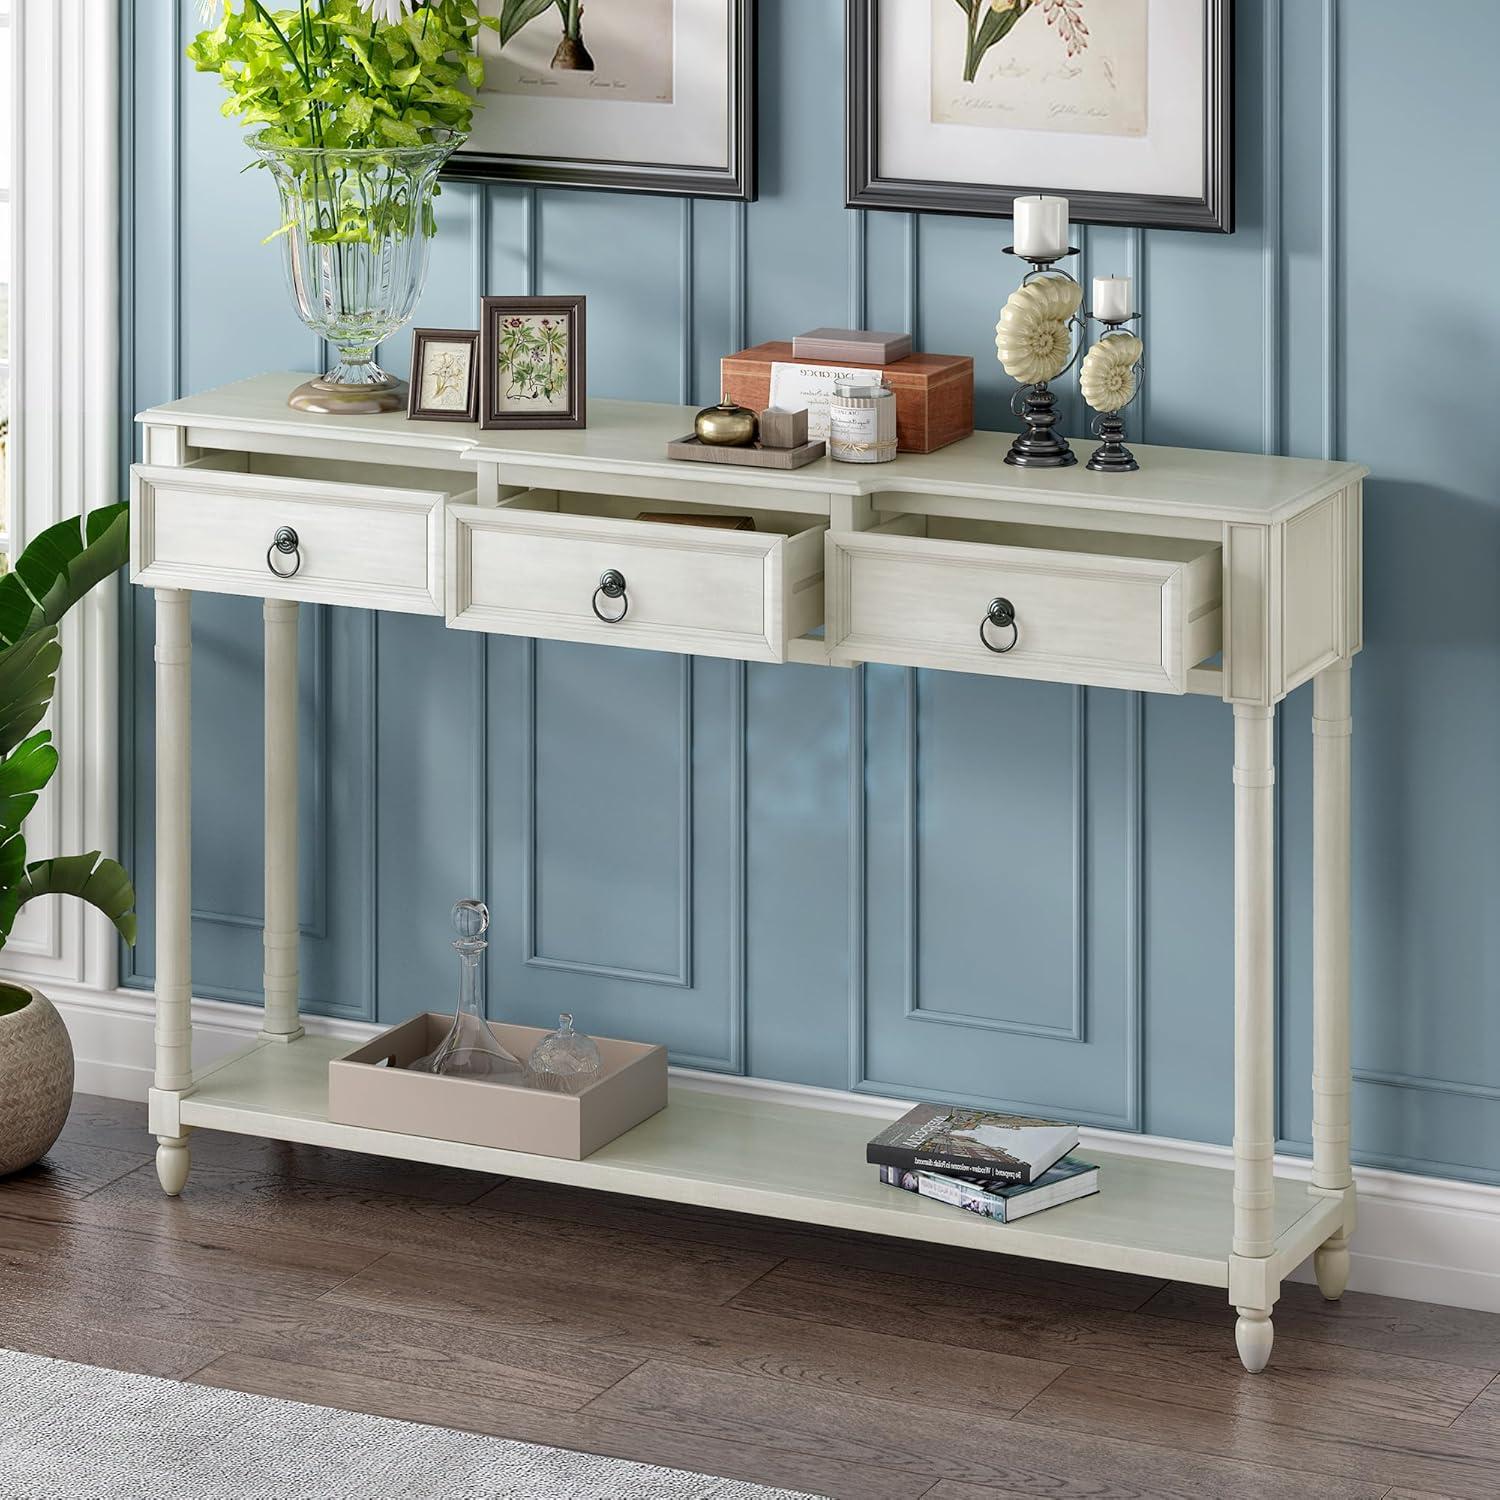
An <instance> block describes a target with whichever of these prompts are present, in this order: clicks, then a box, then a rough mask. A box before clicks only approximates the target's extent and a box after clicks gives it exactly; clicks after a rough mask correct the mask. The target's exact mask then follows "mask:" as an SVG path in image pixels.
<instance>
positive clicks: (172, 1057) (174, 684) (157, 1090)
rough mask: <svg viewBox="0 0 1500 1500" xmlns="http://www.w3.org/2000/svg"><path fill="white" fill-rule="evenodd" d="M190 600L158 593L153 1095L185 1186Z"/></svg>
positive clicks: (171, 1161) (164, 1177) (159, 1156)
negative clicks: (181, 1106) (181, 1110)
mask: <svg viewBox="0 0 1500 1500" xmlns="http://www.w3.org/2000/svg"><path fill="white" fill-rule="evenodd" d="M192 599H193V596H192V595H191V594H190V593H188V592H187V591H186V590H184V589H157V591H156V1073H155V1078H154V1083H155V1087H154V1088H153V1090H152V1095H151V1119H152V1129H153V1130H155V1131H156V1132H157V1135H156V1139H157V1142H158V1145H157V1149H156V1175H157V1177H158V1178H159V1179H160V1181H161V1185H162V1190H163V1191H164V1192H167V1193H171V1194H173V1195H175V1194H177V1193H180V1192H181V1191H182V1189H183V1187H184V1186H185V1185H186V1184H187V1177H188V1143H187V1131H186V1129H185V1128H184V1127H183V1125H182V1124H181V1122H180V1120H179V1119H178V1116H177V1108H178V1103H179V1101H180V1099H181V1096H182V1094H183V1093H184V1092H186V1090H187V1089H189V1088H190V1087H191V1086H192V1082H193V1016H192V999H193V966H192V894H191V892H192V877H191V861H192V841H191V826H190V814H191V800H192V799H191V786H192V782H191V736H192V725H191V716H192V653H193V643H192Z"/></svg>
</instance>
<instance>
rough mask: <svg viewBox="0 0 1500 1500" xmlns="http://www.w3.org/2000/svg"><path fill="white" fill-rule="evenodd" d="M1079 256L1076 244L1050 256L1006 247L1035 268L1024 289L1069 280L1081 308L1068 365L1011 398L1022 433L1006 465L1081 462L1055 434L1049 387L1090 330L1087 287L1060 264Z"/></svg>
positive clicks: (1071, 360)
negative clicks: (1049, 279)
mask: <svg viewBox="0 0 1500 1500" xmlns="http://www.w3.org/2000/svg"><path fill="white" fill-rule="evenodd" d="M1078 253H1079V252H1078V247H1077V246H1076V245H1069V246H1068V248H1067V249H1066V250H1064V251H1062V252H1060V253H1059V254H1057V255H1047V256H1041V255H1026V254H1023V253H1022V252H1021V251H1019V250H1017V249H1016V247H1015V246H1014V245H1007V246H1006V247H1005V254H1007V255H1014V256H1015V257H1016V258H1017V259H1018V260H1024V261H1026V262H1028V263H1029V265H1030V266H1031V269H1030V270H1029V271H1027V273H1026V274H1025V275H1024V276H1023V277H1022V278H1021V285H1022V286H1025V285H1026V284H1027V283H1028V282H1030V281H1034V280H1036V278H1037V277H1039V276H1044V275H1050V276H1063V277H1066V278H1067V280H1069V281H1071V282H1072V283H1073V285H1074V286H1078V289H1079V306H1080V311H1079V312H1076V313H1074V314H1073V316H1072V317H1071V318H1069V319H1068V322H1067V327H1068V329H1069V330H1070V333H1071V334H1072V335H1073V337H1074V348H1073V352H1072V354H1071V355H1070V356H1069V358H1068V362H1067V364H1065V365H1064V366H1063V367H1062V369H1060V370H1058V371H1057V372H1056V373H1055V374H1053V375H1051V376H1049V377H1048V379H1047V380H1037V381H1033V382H1031V383H1030V384H1027V385H1023V386H1021V387H1020V389H1019V390H1017V391H1016V393H1015V395H1014V396H1012V397H1011V401H1010V410H1011V415H1012V416H1014V417H1016V418H1018V419H1019V420H1020V422H1021V431H1020V432H1019V433H1018V434H1017V436H1016V439H1015V441H1014V442H1013V443H1012V444H1011V445H1010V451H1009V452H1008V453H1007V454H1006V455H1005V462H1006V463H1008V464H1014V465H1015V466H1016V467H1017V468H1023V469H1063V468H1066V467H1067V466H1068V465H1069V464H1076V463H1077V462H1078V455H1077V454H1076V453H1074V452H1073V450H1072V448H1071V447H1070V446H1069V445H1068V443H1067V441H1066V440H1065V439H1064V438H1062V437H1061V436H1059V434H1058V433H1057V432H1055V431H1054V428H1055V427H1056V426H1057V396H1056V395H1055V394H1054V393H1053V391H1052V389H1051V387H1050V384H1049V381H1052V380H1056V379H1057V378H1058V376H1059V375H1066V374H1067V372H1068V371H1069V370H1071V369H1072V368H1073V366H1074V365H1075V364H1076V363H1077V362H1078V358H1079V356H1080V355H1081V354H1082V353H1083V344H1084V339H1083V335H1084V333H1085V332H1086V330H1087V327H1088V325H1087V322H1086V320H1085V318H1084V315H1083V313H1082V311H1081V308H1082V298H1083V288H1082V287H1081V286H1079V283H1078V278H1077V277H1076V276H1074V275H1073V274H1072V273H1071V272H1069V271H1065V270H1063V269H1062V267H1061V266H1059V265H1058V262H1059V261H1061V260H1066V259H1067V258H1068V257H1069V256H1073V255H1077V254H1078Z"/></svg>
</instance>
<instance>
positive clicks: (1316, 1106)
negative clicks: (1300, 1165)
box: [1311, 661, 1354, 1301]
mask: <svg viewBox="0 0 1500 1500" xmlns="http://www.w3.org/2000/svg"><path fill="white" fill-rule="evenodd" d="M1350 677H1351V674H1350V667H1349V663H1348V662H1347V661H1340V662H1335V663H1334V664H1333V665H1332V666H1331V667H1325V668H1324V669H1323V670H1322V671H1321V672H1320V673H1319V674H1318V675H1317V677H1315V678H1314V679H1313V1077H1312V1083H1313V1124H1312V1145H1313V1175H1312V1187H1311V1191H1312V1192H1313V1193H1315V1194H1317V1195H1318V1196H1320V1197H1325V1198H1341V1199H1342V1200H1343V1204H1344V1222H1343V1224H1342V1225H1341V1226H1340V1228H1339V1232H1338V1233H1337V1234H1335V1235H1331V1236H1330V1237H1329V1238H1328V1240H1327V1241H1326V1242H1325V1243H1324V1244H1323V1245H1322V1246H1321V1248H1319V1249H1318V1250H1317V1251H1316V1252H1315V1253H1314V1256H1313V1268H1314V1270H1315V1271H1316V1272H1317V1277H1318V1289H1319V1290H1320V1291H1321V1292H1322V1293H1323V1295H1324V1296H1325V1297H1327V1298H1328V1299H1329V1300H1330V1301H1337V1300H1338V1298H1339V1297H1341V1296H1342V1295H1343V1293H1344V1287H1345V1285H1346V1284H1347V1283H1348V1280H1349V1235H1350V1233H1351V1232H1352V1230H1353V1229H1354V1174H1353V1172H1352V1171H1351V1169H1350V1166H1349V1094H1350V1087H1351V1078H1350V1064H1349V951H1350V802H1349V786H1350V752H1351V749H1352V735H1353V730H1354V719H1353V712H1352V709H1351V703H1350Z"/></svg>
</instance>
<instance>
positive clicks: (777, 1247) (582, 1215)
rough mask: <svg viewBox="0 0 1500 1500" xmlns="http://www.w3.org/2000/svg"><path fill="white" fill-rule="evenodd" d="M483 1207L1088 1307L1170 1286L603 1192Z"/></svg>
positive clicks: (499, 1200)
mask: <svg viewBox="0 0 1500 1500" xmlns="http://www.w3.org/2000/svg"><path fill="white" fill-rule="evenodd" d="M479 1206H480V1207H494V1208H499V1209H504V1210H506V1211H507V1212H510V1213H519V1214H526V1215H534V1216H536V1217H538V1218H542V1219H564V1220H568V1221H570V1222H575V1223H577V1222H583V1223H596V1222H598V1221H599V1220H600V1219H601V1218H602V1219H604V1220H606V1221H607V1222H608V1223H610V1224H613V1225H614V1226H615V1227H616V1228H619V1229H632V1230H635V1231H636V1232H638V1233H641V1234H649V1235H657V1236H661V1237H663V1238H666V1239H669V1240H688V1241H692V1242H694V1243H698V1244H714V1245H728V1246H732V1247H734V1248H737V1249H741V1250H751V1251H755V1252H758V1253H760V1254H764V1255H774V1256H776V1257H777V1258H778V1259H781V1258H783V1257H784V1258H787V1259H793V1260H805V1261H811V1262H813V1263H815V1264H833V1265H840V1266H850V1267H862V1268H864V1269H865V1270H869V1271H891V1272H896V1273H905V1274H907V1275H911V1276H922V1277H924V1278H926V1279H927V1280H929V1281H934V1282H952V1283H957V1284H960V1285H966V1286H973V1285H975V1284H978V1285H981V1286H984V1287H989V1288H992V1289H994V1290H996V1291H1002V1290H1003V1291H1009V1292H1011V1293H1013V1294H1018V1295H1023V1296H1026V1297H1041V1298H1043V1299H1045V1300H1060V1301H1067V1300H1072V1299H1077V1298H1082V1299H1083V1300H1085V1301H1087V1302H1089V1303H1090V1304H1094V1305H1097V1306H1100V1307H1120V1308H1125V1309H1130V1308H1136V1307H1140V1306H1141V1305H1142V1304H1143V1303H1145V1302H1147V1301H1148V1300H1149V1299H1150V1298H1151V1297H1153V1296H1154V1295H1155V1294H1156V1293H1157V1292H1159V1291H1160V1290H1161V1289H1162V1288H1163V1287H1164V1286H1165V1285H1166V1283H1165V1282H1162V1281H1158V1280H1156V1279H1155V1278H1153V1277H1149V1276H1128V1275H1126V1274H1125V1273H1123V1272H1120V1271H1094V1270H1091V1269H1089V1268H1088V1267H1087V1266H1065V1265H1059V1264H1053V1263H1049V1262H1047V1261H1031V1260H1020V1259H1017V1258H1015V1257H1012V1256H995V1255H988V1254H986V1253H984V1252H983V1251H979V1250H965V1249H963V1248H961V1247H958V1246H952V1245H917V1244H913V1243H912V1242H911V1241H910V1240H897V1239H890V1238H888V1237H886V1236H884V1235H875V1234H854V1233H846V1232H842V1231H840V1230H837V1229H815V1228H809V1227H804V1226H801V1225H797V1224H791V1223H787V1222H785V1221H783V1220H779V1219H763V1218H758V1217H756V1216H754V1215H752V1214H732V1213H722V1212H720V1211H718V1210H715V1209H707V1208H694V1207H692V1206H691V1205H689V1204H683V1203H666V1202H663V1201H662V1200H661V1199H657V1198H632V1197H627V1196H625V1195H623V1194H619V1193H595V1192H589V1191H587V1190H585V1189H583V1188H571V1187H564V1186H561V1185H560V1184H558V1183H554V1182H539V1181H529V1180H526V1179H524V1178H519V1177H513V1178H509V1179H507V1180H506V1181H504V1182H502V1183H501V1184H500V1185H499V1186H497V1187H495V1188H493V1189H492V1190H491V1191H490V1192H489V1193H487V1194H486V1195H485V1196H484V1197H483V1198H481V1199H480V1200H479Z"/></svg>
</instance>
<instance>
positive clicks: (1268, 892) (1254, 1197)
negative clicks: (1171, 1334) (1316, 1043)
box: [1229, 704, 1280, 1374]
mask: <svg viewBox="0 0 1500 1500" xmlns="http://www.w3.org/2000/svg"><path fill="white" fill-rule="evenodd" d="M1274 727H1275V710H1274V709H1271V708H1258V707H1254V706H1248V705H1242V704H1236V705H1235V708H1234V1244H1233V1251H1232V1253H1231V1255H1230V1259H1229V1297H1230V1301H1231V1302H1232V1303H1233V1304H1234V1306H1235V1308H1236V1310H1237V1312H1238V1313H1239V1320H1238V1322H1237V1323H1236V1324H1235V1342H1236V1344H1237V1345H1238V1347H1239V1352H1240V1359H1241V1361H1242V1362H1243V1363H1244V1366H1245V1368H1246V1369H1247V1370H1249V1371H1250V1372H1251V1373H1252V1374H1255V1373H1257V1372H1259V1371H1261V1370H1263V1369H1265V1367H1266V1361H1267V1360H1268V1359H1270V1357H1271V1340H1272V1329H1271V1309H1272V1307H1273V1306H1275V1303H1276V1295H1277V1292H1278V1291H1279V1290H1280V1283H1279V1279H1278V1278H1277V1277H1276V1275H1275V1272H1274V1256H1275V1253H1276V1223H1275V1213H1274V1207H1275V1196H1276V1185H1275V1179H1274V1176H1273V1170H1274V1160H1273V1158H1274V1155H1275V1149H1276V1142H1275V1135H1276V1131H1275V1112H1276V1097H1275V1090H1276V1074H1275V1029H1276V1028H1275V1017H1274V1003H1275V989H1274V985H1275V952H1276V948H1275V866H1274V852H1275V849H1274V823H1273V810H1274V805H1275V793H1276V764H1275V751H1274V740H1273V730H1274Z"/></svg>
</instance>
